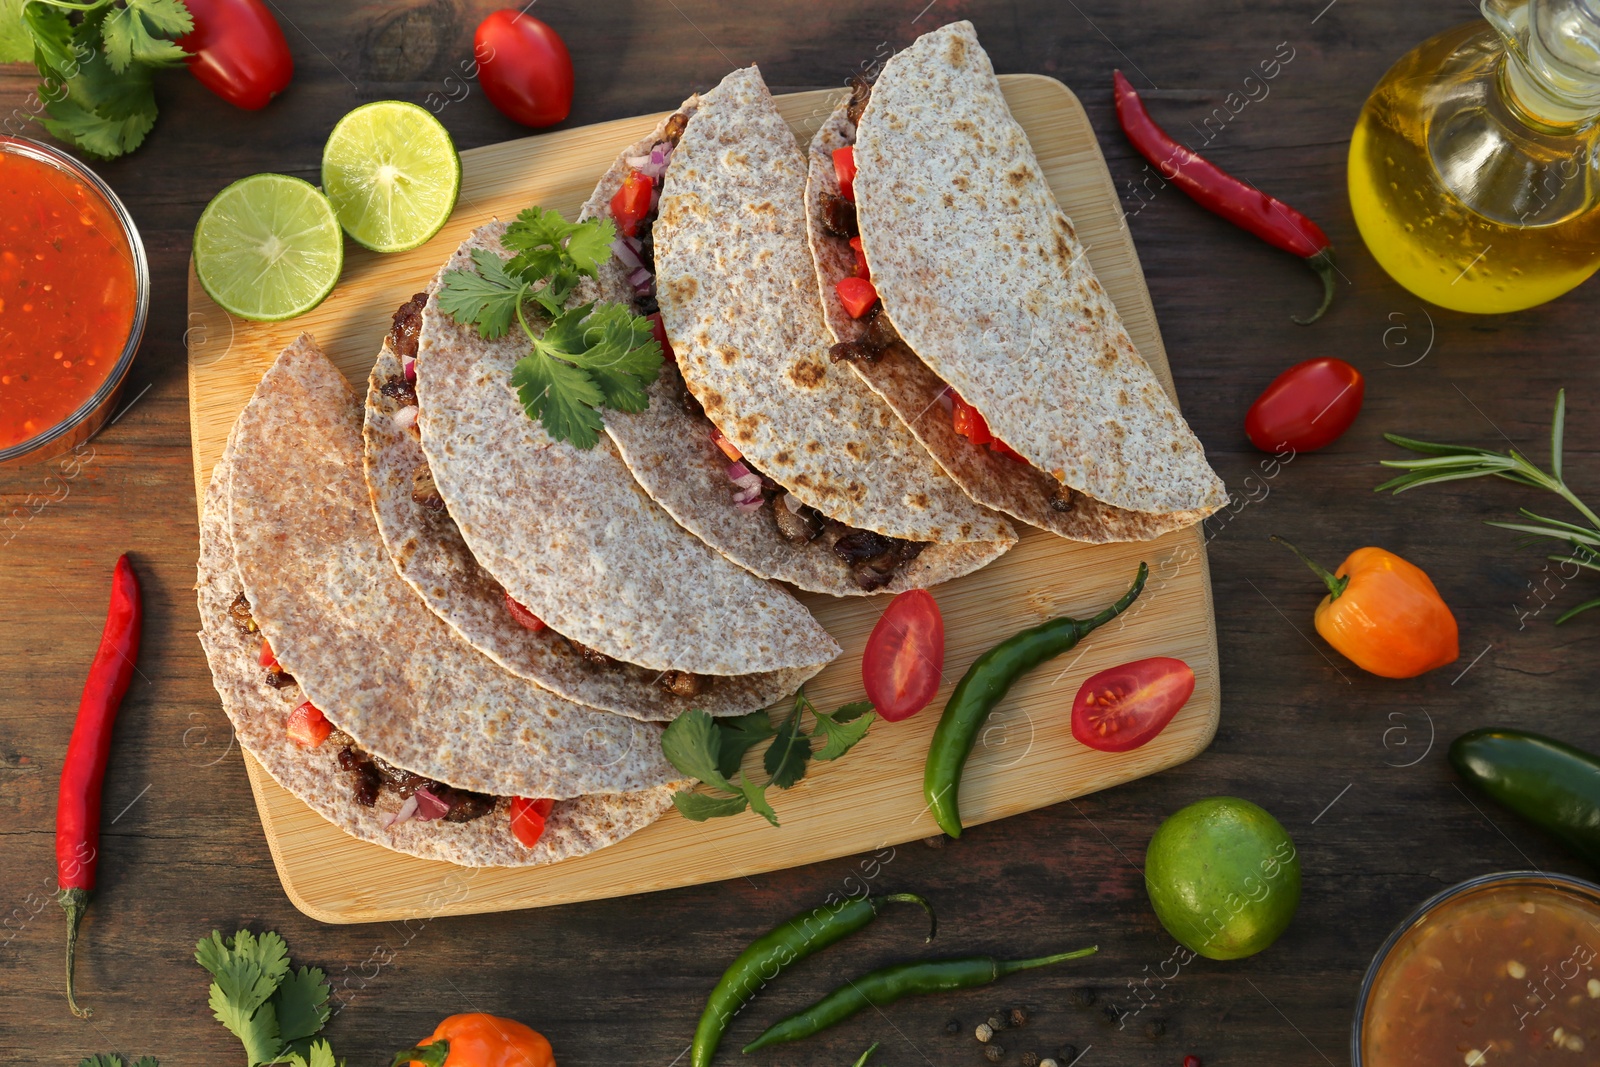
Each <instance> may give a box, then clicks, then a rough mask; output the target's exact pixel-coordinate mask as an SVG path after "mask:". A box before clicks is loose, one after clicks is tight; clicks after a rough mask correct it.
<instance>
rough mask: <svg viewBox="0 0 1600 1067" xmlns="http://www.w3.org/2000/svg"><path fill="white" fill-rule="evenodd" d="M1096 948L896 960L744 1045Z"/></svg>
mask: <svg viewBox="0 0 1600 1067" xmlns="http://www.w3.org/2000/svg"><path fill="white" fill-rule="evenodd" d="M1097 951H1099V946H1091V947H1089V948H1080V949H1078V950H1077V951H1076V952H1062V953H1060V954H1058V955H1055V956H1040V957H1038V958H1037V959H1031V960H1009V961H1008V960H997V959H995V958H994V957H993V956H958V957H956V958H955V959H945V960H919V961H916V962H913V963H896V964H894V965H892V966H889V967H884V968H881V969H880V970H876V971H870V972H868V973H867V974H864V975H862V976H861V977H860V978H857V979H856V980H855V981H853V982H850V983H848V984H846V985H842V986H840V987H839V988H838V989H835V990H834V991H833V992H832V993H829V994H828V995H827V996H825V997H823V998H822V999H821V1000H819V1001H817V1002H816V1003H815V1004H813V1005H811V1007H809V1008H806V1009H804V1010H802V1011H797V1012H795V1013H794V1014H793V1015H791V1016H789V1017H788V1018H787V1019H784V1020H782V1021H780V1022H776V1023H773V1024H772V1025H771V1026H769V1027H767V1029H766V1031H765V1032H764V1033H762V1035H761V1036H760V1037H758V1038H756V1039H755V1040H754V1041H752V1042H750V1043H749V1044H748V1045H746V1046H745V1047H744V1050H745V1051H746V1052H754V1051H755V1050H756V1049H758V1048H766V1047H767V1046H768V1045H776V1044H780V1043H781V1042H784V1041H798V1040H799V1039H800V1038H802V1037H810V1036H811V1035H812V1034H816V1033H821V1032H822V1031H823V1030H826V1029H827V1028H828V1027H830V1026H832V1025H833V1024H834V1023H839V1022H843V1021H844V1020H846V1019H848V1018H850V1016H852V1015H854V1014H855V1013H856V1012H858V1011H861V1010H862V1009H863V1008H869V1007H880V1008H881V1007H883V1006H884V1005H886V1004H893V1003H894V1002H895V1001H897V1000H899V999H900V998H901V997H905V996H910V995H912V994H914V993H948V992H950V991H952V990H956V989H973V988H976V987H977V986H981V985H988V984H989V983H990V982H993V981H995V980H996V979H1000V978H1004V977H1005V976H1006V975H1008V974H1016V973H1017V972H1018V971H1026V970H1029V969H1031V968H1034V967H1045V966H1048V965H1050V964H1052V963H1061V962H1062V961H1063V960H1075V959H1080V958H1082V957H1084V956H1092V955H1094V953H1095V952H1097Z"/></svg>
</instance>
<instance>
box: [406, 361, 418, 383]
mask: <svg viewBox="0 0 1600 1067" xmlns="http://www.w3.org/2000/svg"><path fill="white" fill-rule="evenodd" d="M405 376H406V381H408V382H414V381H416V380H417V361H416V360H414V359H408V360H406V365H405Z"/></svg>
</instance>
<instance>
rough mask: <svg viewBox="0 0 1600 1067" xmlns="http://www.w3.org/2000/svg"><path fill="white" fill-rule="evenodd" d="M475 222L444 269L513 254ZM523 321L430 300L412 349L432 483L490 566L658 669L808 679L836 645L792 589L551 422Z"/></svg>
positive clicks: (597, 643) (629, 658) (587, 635)
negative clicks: (531, 409) (541, 404)
mask: <svg viewBox="0 0 1600 1067" xmlns="http://www.w3.org/2000/svg"><path fill="white" fill-rule="evenodd" d="M504 230H505V225H504V224H503V223H498V222H497V223H491V224H489V225H487V226H484V227H482V228H480V229H478V230H477V231H475V232H474V233H473V235H472V236H471V237H469V238H468V239H467V241H466V242H465V243H463V244H462V246H461V247H460V248H459V249H457V251H456V253H455V254H454V255H453V256H452V257H451V258H450V261H449V262H448V263H446V264H445V266H444V268H443V269H442V270H441V272H440V276H441V277H442V276H443V274H444V273H446V272H448V271H451V270H472V269H473V266H472V261H471V252H472V250H473V249H475V248H484V249H492V250H494V251H496V252H498V253H500V254H505V250H504V249H503V248H502V247H501V245H500V240H499V236H500V234H501V233H502V232H504ZM526 348H527V346H526V338H525V337H523V336H522V335H521V333H520V332H519V331H515V330H514V331H512V332H511V334H509V335H507V336H506V337H503V338H500V339H498V340H495V341H485V340H483V339H482V338H481V337H480V336H479V335H478V332H477V330H476V329H475V328H473V327H466V326H461V325H459V324H458V323H457V322H456V321H455V320H454V319H453V318H451V317H450V316H449V315H446V314H444V313H442V312H441V311H440V310H439V305H438V299H437V297H436V296H435V297H431V298H430V299H429V301H428V304H427V306H426V307H425V308H424V310H423V313H422V332H421V335H420V336H419V338H418V345H417V361H416V370H417V383H416V390H417V400H418V406H419V409H420V414H419V416H418V420H417V425H418V427H419V428H420V430H421V434H422V438H421V440H422V450H423V453H424V454H425V455H426V457H427V461H428V465H429V467H430V468H431V469H432V473H433V479H434V483H435V485H436V486H437V487H438V491H439V494H440V496H442V497H443V498H444V501H445V505H446V507H447V509H448V510H449V512H450V516H451V518H453V519H454V520H455V524H456V527H457V529H458V530H459V531H460V534H461V538H462V540H463V541H464V542H465V543H466V546H467V548H468V549H470V550H471V553H472V556H473V557H474V558H475V559H476V560H477V561H478V563H479V564H480V565H481V566H482V567H483V569H484V570H485V571H486V572H487V573H488V574H489V575H490V576H491V577H492V578H493V579H494V581H495V582H496V583H498V584H499V585H500V586H501V587H502V588H503V589H505V590H506V592H508V593H509V594H510V595H511V596H512V597H513V598H515V599H516V600H517V601H518V602H519V603H521V604H522V605H523V606H525V607H526V608H527V609H528V610H529V611H531V612H532V613H533V614H534V615H536V616H538V617H539V618H540V619H541V620H543V621H544V622H545V623H546V624H547V625H549V626H550V627H551V628H552V629H554V630H555V631H556V632H557V633H559V634H561V635H563V636H564V637H567V638H569V639H571V640H573V641H577V642H579V643H581V644H583V645H585V646H587V647H589V648H592V649H596V650H598V651H600V652H602V653H604V654H605V655H607V656H610V657H612V658H613V659H616V660H620V661H621V662H623V663H626V664H631V665H634V666H637V667H643V668H646V669H649V670H651V671H668V670H677V671H688V672H691V673H693V674H697V675H701V676H709V675H722V676H738V675H749V674H760V673H769V672H775V671H791V672H796V673H794V674H792V675H791V676H790V677H792V678H794V679H795V680H796V681H798V680H803V679H804V678H809V677H811V676H812V675H814V674H816V673H817V671H819V670H821V669H822V667H823V665H824V664H826V663H827V662H828V661H830V660H832V659H833V658H834V657H835V656H837V655H838V654H839V651H840V649H839V645H838V644H837V643H836V642H835V641H834V640H833V638H832V637H830V636H829V635H828V632H827V631H826V630H824V629H823V628H822V626H821V625H820V624H819V623H818V622H817V621H816V619H814V618H813V617H812V616H811V613H810V612H809V611H807V610H806V609H805V607H804V606H803V605H802V604H801V603H800V602H799V601H797V600H795V599H794V597H792V596H790V595H789V594H788V593H786V592H784V591H783V590H782V589H780V588H779V587H778V586H776V585H773V584H772V583H770V582H765V581H762V580H761V579H759V578H757V577H755V576H754V575H752V574H749V573H747V572H746V571H743V570H741V569H739V568H738V567H736V566H734V565H733V564H732V563H730V562H729V561H728V560H727V559H726V558H724V557H723V556H721V555H719V554H718V553H716V552H714V551H712V550H711V549H710V548H708V547H707V546H706V545H705V544H703V543H702V542H700V541H699V540H697V539H696V538H695V537H694V536H693V535H691V534H690V533H689V532H688V531H687V530H685V529H684V528H683V527H681V526H679V525H678V524H677V523H676V522H674V521H673V519H672V517H671V516H670V515H668V514H667V513H666V512H665V511H663V510H661V508H659V507H657V506H656V504H655V503H654V502H653V501H652V500H651V499H650V497H649V496H647V495H646V494H645V492H644V490H643V489H641V488H640V487H639V484H638V483H637V482H636V481H635V480H634V478H633V475H632V474H630V473H629V472H628V468H627V466H626V465H625V464H624V463H623V462H622V460H621V458H620V457H619V456H618V454H617V451H616V447H615V445H613V444H612V443H611V441H610V439H609V438H606V437H602V438H601V439H600V441H599V442H598V443H597V444H596V445H595V446H594V447H593V448H590V449H578V448H575V447H573V446H572V445H571V444H568V443H565V442H559V441H556V440H554V439H552V438H551V437H550V436H549V435H548V434H547V433H545V431H544V429H543V427H542V426H540V425H539V424H538V423H537V422H535V421H534V420H533V419H531V418H529V416H528V415H527V413H526V412H525V411H524V410H523V407H522V403H521V401H520V400H519V399H518V397H517V393H516V390H515V389H514V388H513V387H512V385H511V376H512V369H513V368H514V367H515V365H516V362H517V360H518V359H519V358H521V357H522V356H523V355H524V354H526Z"/></svg>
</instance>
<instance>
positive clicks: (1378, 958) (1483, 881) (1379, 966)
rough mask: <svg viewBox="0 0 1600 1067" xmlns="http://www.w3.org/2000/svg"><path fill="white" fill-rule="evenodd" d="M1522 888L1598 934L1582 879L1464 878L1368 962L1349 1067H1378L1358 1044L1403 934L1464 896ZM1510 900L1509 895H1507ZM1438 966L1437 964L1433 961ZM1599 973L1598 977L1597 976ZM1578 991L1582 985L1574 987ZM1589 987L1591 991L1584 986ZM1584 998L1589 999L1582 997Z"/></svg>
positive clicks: (1599, 889)
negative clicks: (1562, 905)
mask: <svg viewBox="0 0 1600 1067" xmlns="http://www.w3.org/2000/svg"><path fill="white" fill-rule="evenodd" d="M1524 888H1538V889H1542V890H1545V891H1548V892H1551V893H1554V894H1555V895H1557V896H1561V897H1565V898H1567V899H1568V900H1569V901H1570V902H1571V903H1572V904H1573V905H1574V906H1575V907H1577V908H1579V909H1584V910H1587V911H1589V912H1592V913H1593V915H1594V916H1595V920H1594V923H1595V926H1596V928H1597V929H1600V885H1596V884H1594V883H1593V882H1587V881H1584V880H1583V879H1582V878H1573V877H1571V876H1570V875H1565V874H1546V873H1543V872H1541V871H1502V872H1500V873H1498V874H1485V875H1480V876H1479V877H1477V878H1469V879H1467V880H1466V881H1465V882H1462V883H1460V884H1459V885H1454V886H1451V887H1450V888H1449V889H1446V890H1444V891H1442V892H1440V893H1436V894H1434V895H1433V896H1431V897H1429V898H1428V899H1427V900H1425V901H1423V902H1422V904H1421V905H1420V906H1418V907H1417V909H1416V910H1415V911H1413V912H1412V913H1411V914H1410V915H1409V916H1407V917H1406V919H1405V921H1404V922H1402V923H1401V924H1400V925H1399V926H1397V927H1395V928H1394V932H1393V933H1391V934H1390V935H1389V936H1388V938H1387V939H1386V940H1385V941H1384V942H1383V944H1382V946H1380V947H1379V949H1378V951H1377V953H1376V954H1375V955H1374V956H1373V957H1372V963H1371V964H1370V965H1368V967H1367V973H1366V975H1365V976H1364V977H1363V978H1362V980H1361V992H1360V994H1359V995H1358V997H1357V999H1356V1012H1355V1019H1354V1021H1353V1022H1352V1024H1351V1027H1350V1063H1351V1067H1378V1065H1376V1064H1374V1063H1373V1062H1372V1061H1371V1060H1365V1059H1363V1052H1364V1049H1363V1045H1364V1044H1365V1038H1366V1027H1367V1021H1368V1016H1369V1015H1370V1014H1371V1012H1372V1009H1373V1007H1374V1005H1375V1002H1376V1000H1377V996H1378V992H1379V989H1378V987H1379V984H1380V981H1381V979H1382V978H1383V977H1384V976H1385V965H1386V964H1388V963H1389V961H1390V959H1391V957H1394V956H1395V955H1396V949H1397V948H1399V947H1400V946H1401V944H1402V943H1403V942H1405V941H1406V939H1407V937H1408V935H1410V934H1412V933H1413V932H1414V931H1417V930H1420V929H1421V928H1422V927H1423V926H1424V925H1425V924H1427V923H1428V921H1429V920H1430V919H1433V918H1435V917H1436V916H1440V915H1441V914H1443V913H1444V912H1445V911H1446V910H1447V909H1449V908H1450V907H1451V906H1452V905H1456V904H1458V903H1461V902H1463V901H1465V900H1466V898H1468V897H1473V896H1479V895H1481V896H1484V897H1486V898H1487V897H1490V896H1492V895H1495V894H1496V893H1497V892H1498V891H1500V890H1511V891H1513V892H1514V891H1516V890H1519V889H1524ZM1508 895H1509V894H1508ZM1435 962H1438V961H1435ZM1597 973H1600V972H1597ZM1579 984H1580V986H1582V985H1586V983H1582V982H1580V983H1579ZM1589 988H1593V987H1589ZM1584 995H1585V996H1588V997H1592V996H1593V995H1594V994H1593V993H1590V992H1587V990H1586V991H1585V993H1584ZM1453 1055H1454V1057H1455V1058H1454V1062H1455V1063H1462V1062H1465V1060H1464V1058H1463V1057H1462V1055H1461V1053H1460V1052H1454V1053H1453ZM1479 1058H1480V1059H1483V1060H1485V1062H1484V1065H1483V1067H1493V1064H1492V1063H1491V1062H1489V1061H1490V1060H1491V1059H1497V1060H1498V1061H1499V1062H1500V1063H1501V1064H1505V1063H1507V1062H1510V1061H1507V1060H1505V1059H1504V1058H1503V1057H1502V1056H1495V1057H1487V1056H1482V1055H1480V1057H1479ZM1573 1061H1574V1062H1575V1063H1576V1062H1580V1061H1581V1062H1587V1061H1586V1060H1584V1058H1583V1057H1581V1056H1575V1057H1573Z"/></svg>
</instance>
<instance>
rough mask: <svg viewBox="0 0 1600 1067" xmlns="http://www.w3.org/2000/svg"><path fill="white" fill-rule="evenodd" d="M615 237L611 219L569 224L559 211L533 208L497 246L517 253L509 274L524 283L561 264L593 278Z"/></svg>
mask: <svg viewBox="0 0 1600 1067" xmlns="http://www.w3.org/2000/svg"><path fill="white" fill-rule="evenodd" d="M616 236H617V228H616V225H615V224H614V223H612V221H611V220H610V219H590V220H588V221H586V222H568V221H567V220H566V219H564V218H562V217H561V213H560V212H558V211H552V210H550V209H549V208H542V207H538V206H534V207H530V208H527V209H525V210H524V211H522V212H521V213H520V214H518V215H517V217H516V219H515V220H514V221H513V222H512V223H511V224H510V225H509V226H507V227H506V232H505V233H504V234H502V235H501V237H500V243H501V244H502V245H504V246H505V247H506V248H507V249H509V250H510V251H512V252H515V253H516V255H515V256H514V257H513V258H512V260H511V267H510V270H511V273H512V274H515V275H518V276H519V277H521V278H523V279H525V280H527V281H532V280H534V278H536V277H537V278H543V277H545V276H547V275H550V274H552V273H553V272H555V271H556V269H557V268H559V267H560V266H562V264H563V263H567V264H570V266H571V267H572V268H573V269H575V270H577V271H578V272H579V273H581V274H585V275H587V276H589V277H591V278H592V277H594V273H595V271H596V270H597V269H598V268H599V266H600V264H601V263H602V262H604V260H605V258H606V257H607V256H608V255H610V254H611V242H612V241H614V240H616Z"/></svg>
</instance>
